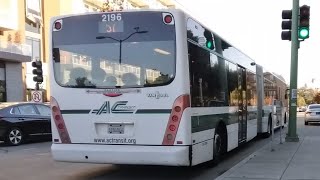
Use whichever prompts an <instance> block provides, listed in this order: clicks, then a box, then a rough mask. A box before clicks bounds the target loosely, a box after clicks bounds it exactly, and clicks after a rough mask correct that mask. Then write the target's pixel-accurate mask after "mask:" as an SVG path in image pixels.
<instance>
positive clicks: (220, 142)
mask: <svg viewBox="0 0 320 180" xmlns="http://www.w3.org/2000/svg"><path fill="white" fill-rule="evenodd" d="M226 152H227V129H226V126H225V125H224V124H222V123H220V124H219V126H218V128H217V130H216V131H215V135H214V148H213V154H214V157H213V162H214V164H218V163H219V162H220V160H221V158H222V156H223V155H224V154H225V153H226Z"/></svg>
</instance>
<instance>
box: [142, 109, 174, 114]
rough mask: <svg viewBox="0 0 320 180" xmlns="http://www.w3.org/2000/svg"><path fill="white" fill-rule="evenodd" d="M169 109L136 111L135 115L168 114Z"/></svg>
mask: <svg viewBox="0 0 320 180" xmlns="http://www.w3.org/2000/svg"><path fill="white" fill-rule="evenodd" d="M170 113H171V109H138V110H137V111H136V114H170Z"/></svg>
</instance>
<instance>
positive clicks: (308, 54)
mask: <svg viewBox="0 0 320 180" xmlns="http://www.w3.org/2000/svg"><path fill="white" fill-rule="evenodd" d="M175 1H176V2H177V7H179V6H181V9H184V10H186V11H187V12H188V13H189V14H190V15H191V16H193V17H194V18H195V19H197V20H198V21H200V22H201V23H203V24H204V25H205V26H207V27H208V28H210V29H211V30H212V31H214V32H215V33H217V34H219V35H220V36H221V37H223V38H224V39H225V40H226V41H228V42H229V43H231V44H232V45H233V46H235V47H236V48H238V49H239V50H241V51H242V52H244V53H245V54H247V55H248V56H249V57H251V58H252V59H254V60H255V61H256V63H258V64H260V65H262V66H264V67H265V68H266V69H268V70H269V71H272V72H275V73H277V74H280V75H282V76H283V77H284V78H285V80H286V82H287V84H290V66H291V41H284V40H281V31H282V29H281V22H282V17H281V13H282V10H290V9H292V0H196V1H194V0H175ZM195 2H196V3H195ZM299 4H300V6H302V5H304V4H306V5H308V6H310V37H309V39H306V40H305V41H304V42H301V43H300V49H299V59H298V87H302V86H304V85H305V84H307V85H308V86H309V87H310V86H313V87H318V88H320V56H319V55H318V54H317V53H320V0H300V2H299ZM313 78H314V79H315V81H314V82H315V83H313V84H312V83H311V81H312V79H313Z"/></svg>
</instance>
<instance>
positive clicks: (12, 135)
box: [0, 102, 51, 145]
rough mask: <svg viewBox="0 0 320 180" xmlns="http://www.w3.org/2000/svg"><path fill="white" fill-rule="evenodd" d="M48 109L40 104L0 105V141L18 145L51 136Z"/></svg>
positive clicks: (49, 112)
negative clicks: (28, 140) (31, 139)
mask: <svg viewBox="0 0 320 180" xmlns="http://www.w3.org/2000/svg"><path fill="white" fill-rule="evenodd" d="M50 118H51V111H50V107H49V106H48V105H46V104H42V103H30V102H22V103H10V102H7V103H0V140H2V141H5V142H6V143H8V144H9V145H20V144H21V143H23V142H24V141H25V140H26V139H29V138H31V137H38V136H43V135H50V134H51V122H50Z"/></svg>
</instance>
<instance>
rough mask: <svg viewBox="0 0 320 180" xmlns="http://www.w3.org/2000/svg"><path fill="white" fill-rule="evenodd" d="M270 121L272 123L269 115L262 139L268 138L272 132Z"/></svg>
mask: <svg viewBox="0 0 320 180" xmlns="http://www.w3.org/2000/svg"><path fill="white" fill-rule="evenodd" d="M271 121H272V118H271V115H269V118H268V128H267V132H265V133H263V134H262V137H263V138H268V137H270V135H271V131H272V127H271Z"/></svg>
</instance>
